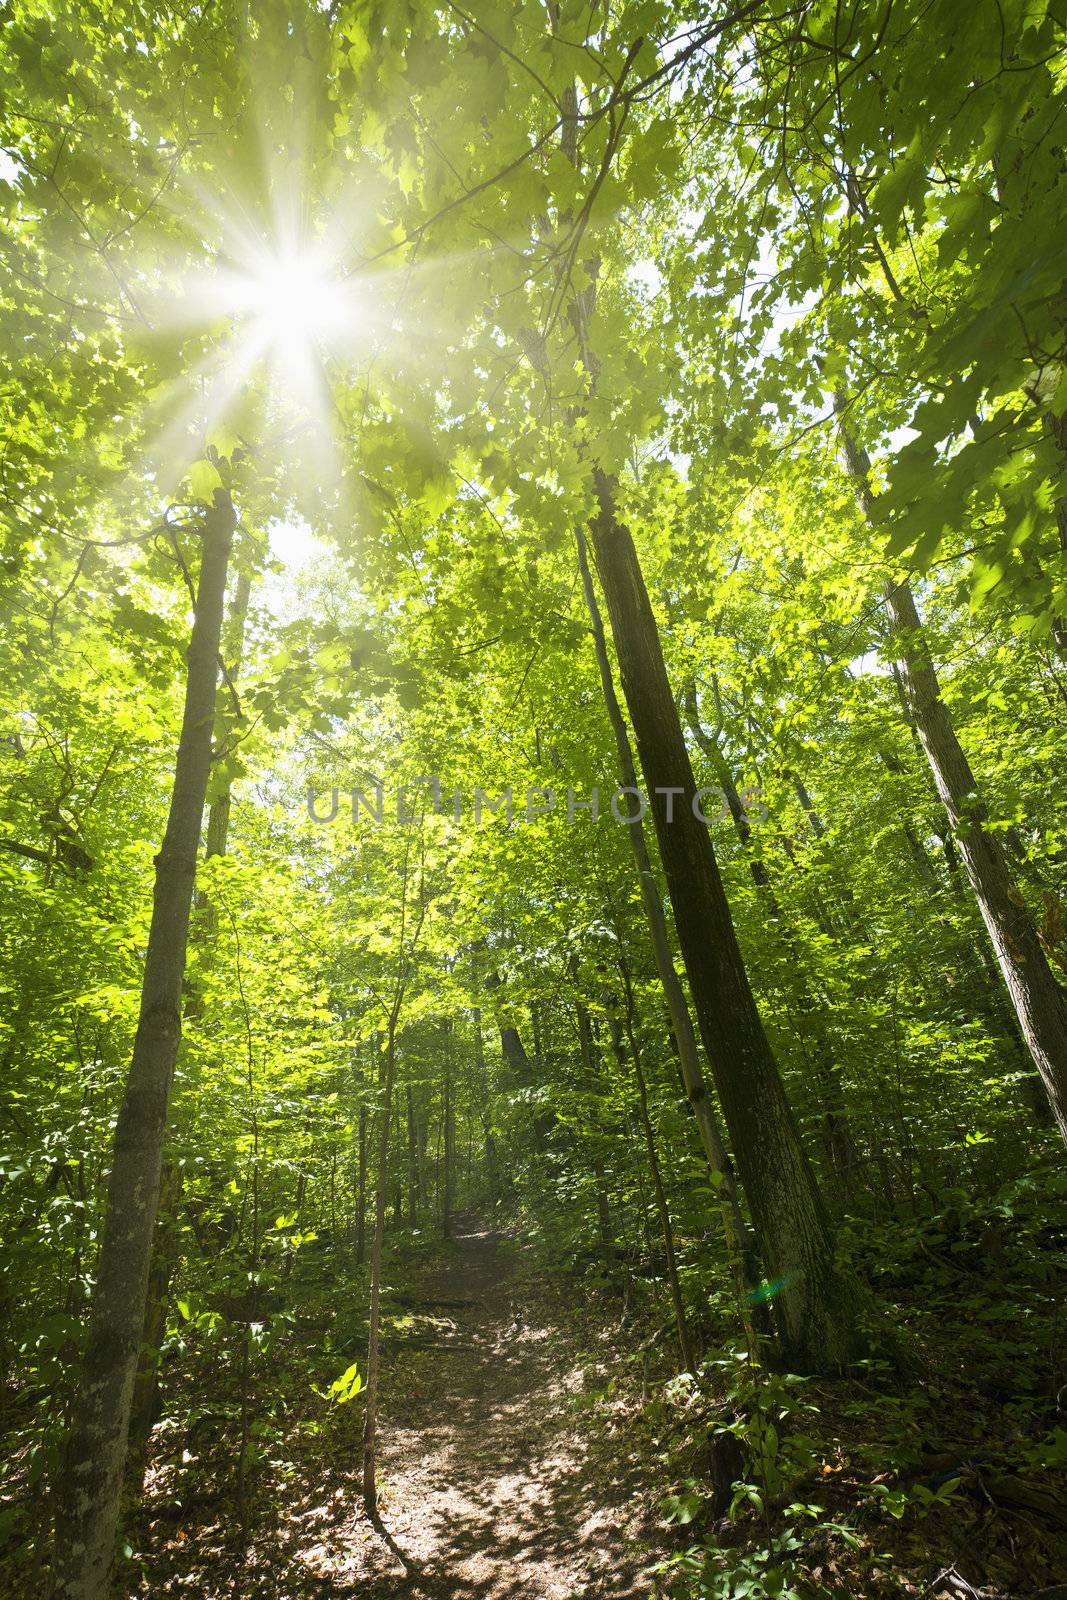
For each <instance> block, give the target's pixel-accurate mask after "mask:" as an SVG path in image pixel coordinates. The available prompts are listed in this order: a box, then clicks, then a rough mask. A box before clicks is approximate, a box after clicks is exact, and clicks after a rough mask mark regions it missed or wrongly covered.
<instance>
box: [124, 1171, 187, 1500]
mask: <svg viewBox="0 0 1067 1600" xmlns="http://www.w3.org/2000/svg"><path fill="white" fill-rule="evenodd" d="M182 1189H183V1176H182V1169H181V1167H180V1166H179V1165H178V1164H177V1162H175V1161H168V1162H166V1163H165V1164H164V1166H163V1170H162V1178H161V1182H160V1189H159V1217H158V1221H157V1224H156V1230H155V1238H154V1241H153V1244H152V1263H151V1267H150V1269H149V1273H148V1294H147V1298H146V1302H145V1316H144V1329H143V1331H142V1334H141V1350H140V1354H139V1356H138V1360H137V1375H136V1377H135V1379H134V1385H133V1398H132V1401H131V1404H130V1443H129V1467H128V1470H127V1473H126V1484H127V1495H128V1496H129V1498H130V1500H131V1501H133V1500H139V1499H140V1497H141V1494H142V1492H143V1490H144V1476H145V1470H146V1468H147V1466H148V1440H149V1436H150V1434H151V1432H152V1429H153V1427H154V1426H155V1422H156V1417H157V1415H158V1412H159V1367H160V1362H161V1360H162V1357H163V1339H164V1336H165V1334H166V1331H167V1306H168V1303H169V1299H170V1278H171V1273H172V1271H173V1269H174V1261H175V1257H176V1256H177V1253H178V1252H177V1241H178V1229H177V1220H178V1207H179V1204H180V1202H181V1196H182Z"/></svg>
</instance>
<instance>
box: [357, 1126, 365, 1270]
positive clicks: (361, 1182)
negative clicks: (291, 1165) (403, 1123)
mask: <svg viewBox="0 0 1067 1600" xmlns="http://www.w3.org/2000/svg"><path fill="white" fill-rule="evenodd" d="M357 1162H358V1164H357V1170H356V1266H357V1267H361V1266H362V1265H363V1263H364V1261H365V1260H366V1259H367V1108H366V1106H365V1105H361V1106H360V1108H359V1154H358V1158H357Z"/></svg>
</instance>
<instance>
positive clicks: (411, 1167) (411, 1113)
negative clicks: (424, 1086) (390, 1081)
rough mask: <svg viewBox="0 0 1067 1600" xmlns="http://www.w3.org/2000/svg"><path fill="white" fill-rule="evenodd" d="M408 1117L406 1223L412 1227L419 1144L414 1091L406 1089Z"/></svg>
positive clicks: (416, 1200) (416, 1199)
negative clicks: (416, 1130) (416, 1129)
mask: <svg viewBox="0 0 1067 1600" xmlns="http://www.w3.org/2000/svg"><path fill="white" fill-rule="evenodd" d="M405 1098H406V1105H407V1116H408V1221H409V1222H410V1223H411V1226H412V1227H414V1226H415V1224H416V1222H417V1221H418V1217H419V1143H418V1137H417V1135H416V1133H415V1091H414V1090H413V1089H412V1087H411V1084H410V1083H409V1084H408V1085H407V1087H406V1096H405Z"/></svg>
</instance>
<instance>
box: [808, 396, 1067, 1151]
mask: <svg viewBox="0 0 1067 1600" xmlns="http://www.w3.org/2000/svg"><path fill="white" fill-rule="evenodd" d="M835 409H836V410H837V414H838V432H839V435H840V438H841V443H842V445H843V447H844V453H845V461H846V464H847V466H848V470H849V473H850V475H851V477H852V482H853V487H854V489H855V492H856V500H857V502H858V504H859V507H860V510H861V512H862V513H863V515H864V517H865V518H866V519H867V521H868V522H871V521H873V508H874V495H873V492H872V490H871V486H870V470H871V463H870V458H869V456H868V455H867V452H866V450H864V449H863V447H862V445H860V444H859V443H858V442H857V440H855V439H854V438H853V437H852V435H851V434H850V433H849V431H848V429H847V427H846V425H845V420H844V412H845V402H844V400H843V398H842V396H841V395H840V394H838V395H837V396H836V398H835ZM885 593H886V605H887V607H888V611H889V619H890V623H891V625H892V629H893V640H894V646H895V649H896V652H897V657H898V665H899V669H900V673H901V677H902V679H903V683H904V691H905V695H906V697H907V703H908V710H909V712H910V714H911V716H912V718H913V721H914V725H915V729H916V731H917V733H918V735H919V739H920V741H921V743H922V747H923V751H924V753H925V755H926V759H927V761H928V762H929V764H930V771H931V772H932V774H933V778H934V782H935V784H936V785H937V792H938V794H939V795H940V797H941V802H942V804H943V805H944V807H945V810H946V812H947V813H948V818H949V822H950V823H951V825H952V830H953V834H954V836H955V838H956V842H957V844H958V845H959V851H960V855H961V856H962V858H963V864H964V867H965V869H966V872H967V877H968V879H969V881H970V884H971V888H972V889H973V890H974V895H975V899H976V900H977V902H978V909H979V910H980V911H981V913H982V921H983V922H984V923H985V925H986V929H987V931H988V933H989V938H990V941H991V942H992V945H993V949H994V951H995V952H996V957H997V961H998V963H999V965H1000V970H1001V972H1002V973H1003V974H1004V981H1005V983H1006V984H1007V986H1008V993H1009V994H1010V996H1011V1001H1012V1005H1013V1006H1014V1008H1015V1014H1016V1016H1017V1017H1018V1019H1019V1027H1020V1029H1021V1030H1022V1035H1023V1038H1024V1039H1025V1040H1026V1045H1027V1049H1028V1050H1029V1051H1030V1054H1031V1056H1032V1057H1033V1061H1034V1065H1035V1066H1036V1068H1037V1070H1038V1072H1039V1073H1040V1075H1041V1081H1042V1083H1043V1084H1044V1086H1045V1092H1046V1093H1047V1095H1048V1098H1049V1103H1050V1105H1051V1106H1052V1111H1053V1115H1054V1116H1055V1118H1056V1122H1057V1125H1058V1127H1059V1130H1060V1133H1061V1135H1062V1136H1063V1139H1064V1141H1065V1142H1067V996H1065V994H1064V991H1063V989H1062V988H1061V987H1060V985H1059V983H1058V982H1057V980H1056V977H1055V975H1054V974H1053V971H1052V968H1051V967H1050V966H1049V963H1048V960H1047V958H1046V956H1045V952H1044V950H1043V949H1042V946H1041V940H1040V939H1039V937H1038V932H1037V928H1036V927H1035V925H1034V920H1033V918H1032V917H1031V915H1030V912H1029V910H1028V909H1027V906H1026V902H1025V900H1024V899H1023V897H1022V895H1021V894H1020V892H1019V890H1018V889H1017V888H1016V886H1015V884H1014V883H1013V882H1012V877H1011V873H1010V872H1009V870H1008V864H1007V861H1006V859H1005V856H1004V851H1003V848H1002V846H1001V844H1000V841H999V839H998V838H997V837H996V835H995V834H993V833H990V832H989V830H988V829H987V828H986V827H985V826H984V821H985V814H986V813H985V808H984V806H983V805H982V802H981V800H980V799H979V796H978V784H977V781H976V779H975V776H974V773H973V772H972V771H971V766H970V763H969V761H968V760H967V757H966V755H965V754H964V752H963V747H962V746H961V744H960V742H959V739H958V737H957V735H956V729H955V726H954V724H953V721H952V717H951V715H950V714H949V710H948V707H947V706H946V705H945V702H944V701H943V700H942V698H941V689H940V685H939V684H938V681H937V671H936V669H935V667H934V663H933V657H932V656H931V654H930V647H929V645H928V643H927V639H926V633H925V631H924V629H923V625H922V620H921V618H920V616H919V611H918V607H917V606H916V604H915V596H914V595H913V594H912V591H911V585H910V584H909V583H908V582H907V580H906V579H905V580H904V581H903V582H901V583H889V584H887V586H886V591H885Z"/></svg>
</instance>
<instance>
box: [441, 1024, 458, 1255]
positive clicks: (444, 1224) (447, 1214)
mask: <svg viewBox="0 0 1067 1600" xmlns="http://www.w3.org/2000/svg"><path fill="white" fill-rule="evenodd" d="M441 1115H442V1124H443V1127H442V1142H443V1145H444V1161H443V1164H442V1176H441V1232H442V1233H443V1234H444V1236H445V1238H446V1239H448V1238H450V1237H451V1235H452V1184H453V1180H454V1172H453V1167H454V1164H455V1144H456V1137H455V1126H454V1122H453V1117H452V1039H451V1035H450V1033H449V1031H448V1030H447V1029H446V1032H445V1081H444V1105H443V1107H442V1113H441Z"/></svg>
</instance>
